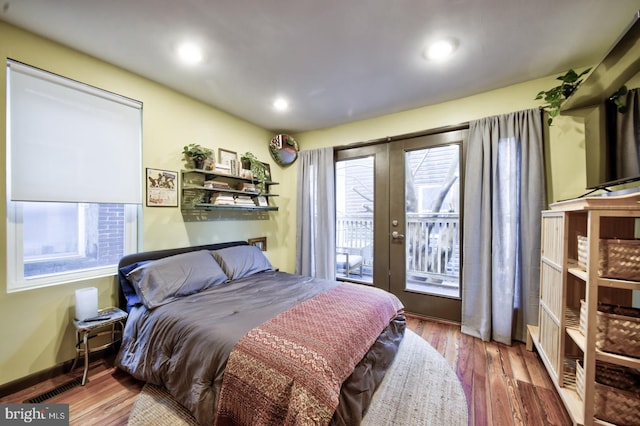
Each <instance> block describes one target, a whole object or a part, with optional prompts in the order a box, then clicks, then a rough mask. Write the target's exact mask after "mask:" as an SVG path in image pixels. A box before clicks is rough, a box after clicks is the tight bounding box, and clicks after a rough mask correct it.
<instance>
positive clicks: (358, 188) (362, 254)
mask: <svg viewBox="0 0 640 426" xmlns="http://www.w3.org/2000/svg"><path fill="white" fill-rule="evenodd" d="M374 172H375V168H374V156H373V155H371V156H366V157H361V158H353V159H345V160H339V161H337V162H336V276H337V277H338V279H341V280H348V281H356V282H364V283H372V282H373V228H374V225H373V224H374V215H373V212H374V203H375V196H374V194H375V191H374Z"/></svg>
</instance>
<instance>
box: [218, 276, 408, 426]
mask: <svg viewBox="0 0 640 426" xmlns="http://www.w3.org/2000/svg"><path fill="white" fill-rule="evenodd" d="M401 310H402V304H401V303H400V301H399V300H398V299H397V298H396V297H395V296H393V295H391V294H390V293H387V292H384V291H381V290H378V289H376V288H373V287H365V286H360V285H354V284H342V285H340V286H338V287H336V288H334V289H332V290H330V291H328V292H326V293H322V294H320V295H317V296H315V297H313V298H312V299H309V300H306V301H304V302H302V303H300V304H298V305H296V306H294V307H293V308H291V309H289V310H287V311H285V312H283V313H281V314H279V315H277V316H276V317H274V318H272V319H271V320H269V321H267V322H265V323H263V324H262V325H260V326H258V327H256V328H254V329H253V330H251V331H250V332H249V333H248V334H247V335H245V336H244V337H243V338H242V339H241V340H240V341H239V342H238V343H237V344H236V345H235V347H234V349H233V350H232V351H231V354H230V356H229V360H228V362H227V366H226V370H225V373H224V378H223V382H222V389H221V393H220V400H219V404H218V411H217V415H216V422H217V424H218V425H219V426H225V425H251V426H257V425H265V426H266V425H268V426H271V425H275V424H278V425H307V424H313V425H317V424H324V425H326V424H328V423H329V421H330V420H331V417H332V415H333V412H334V411H335V409H336V407H337V405H338V399H339V394H340V387H341V385H342V382H343V381H344V380H345V379H346V378H347V377H349V375H350V374H351V372H352V371H353V369H354V367H355V366H356V364H357V363H358V362H359V361H360V359H362V357H363V356H364V355H365V353H366V352H367V351H368V350H369V348H370V347H371V345H372V344H373V342H374V341H375V340H376V338H377V337H378V335H379V334H380V333H381V332H382V330H383V329H384V328H385V327H386V326H387V325H388V324H389V322H390V321H391V319H392V318H394V317H395V316H396V314H397V313H398V312H400V311H401ZM237 395H241V396H242V397H241V398H240V397H237Z"/></svg>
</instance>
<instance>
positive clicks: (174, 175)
mask: <svg viewBox="0 0 640 426" xmlns="http://www.w3.org/2000/svg"><path fill="white" fill-rule="evenodd" d="M147 206H148V207H178V172H174V171H171V170H160V169H151V168H147Z"/></svg>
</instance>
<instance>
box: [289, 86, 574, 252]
mask: <svg viewBox="0 0 640 426" xmlns="http://www.w3.org/2000/svg"><path fill="white" fill-rule="evenodd" d="M555 77H556V76H549V77H546V78H542V79H538V80H533V81H529V82H526V83H522V84H517V85H513V86H509V87H505V88H502V89H498V90H493V91H490V92H486V93H481V94H478V95H474V96H470V97H467V98H463V99H457V100H454V101H451V102H445V103H441V104H437V105H432V106H426V107H422V108H417V109H414V110H411V111H405V112H400V113H397V114H391V115H386V116H384V117H379V118H375V119H371V120H363V121H359V122H354V123H349V124H345V125H342V126H336V127H332V128H328V129H322V130H316V131H311V132H305V133H300V134H298V135H297V140H298V142H299V144H300V146H301V149H305V150H306V149H314V148H321V147H327V146H336V145H337V146H346V145H349V144H353V143H359V142H366V141H370V140H376V139H381V138H385V137H388V136H397V135H403V134H409V133H413V132H420V131H424V130H428V129H436V128H440V127H444V126H452V125H457V124H461V123H465V122H468V121H471V120H474V119H479V118H483V117H489V116H492V115H497V114H505V113H508V112H512V111H519V110H524V109H528V108H536V107H538V106H540V101H535V100H534V99H533V98H534V97H535V95H536V94H537V93H538V92H539V91H541V90H547V89H549V88H551V87H554V86H556V85H557V84H558V82H557V80H556V79H555ZM545 137H546V140H545V145H546V146H545V158H546V163H547V164H546V167H547V171H546V179H547V201H548V202H553V201H558V200H564V199H568V198H575V197H578V196H580V195H582V194H583V193H584V192H585V186H586V177H585V176H586V174H585V161H584V129H583V121H582V119H581V118H574V117H564V116H561V117H558V118H556V119H554V121H553V126H551V127H550V128H549V133H548V134H547V135H546V136H545ZM296 171H297V163H294V165H293V166H292V167H291V168H289V169H287V170H285V171H284V172H283V179H285V180H288V179H294V178H295V173H296ZM287 189H290V190H291V191H295V187H288V188H287ZM283 195H285V196H286V197H287V198H291V199H295V194H294V193H286V192H284V193H283ZM294 207H295V206H294ZM294 242H295V240H293V239H291V240H286V241H285V242H284V244H285V245H286V246H287V247H289V246H291V245H292V244H294Z"/></svg>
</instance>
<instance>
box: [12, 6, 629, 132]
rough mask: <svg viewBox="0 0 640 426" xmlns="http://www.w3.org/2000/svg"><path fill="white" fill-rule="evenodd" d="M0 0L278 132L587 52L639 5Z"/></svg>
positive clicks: (496, 81)
mask: <svg viewBox="0 0 640 426" xmlns="http://www.w3.org/2000/svg"><path fill="white" fill-rule="evenodd" d="M0 3H1V4H2V5H3V7H2V10H0V19H3V20H5V21H8V22H10V23H12V24H14V25H17V26H19V27H23V28H25V29H28V30H30V31H32V32H34V33H37V34H41V35H43V36H45V37H48V38H51V39H53V40H56V41H58V42H60V43H62V44H65V45H68V46H71V47H73V48H76V49H77V50H80V51H82V52H85V53H87V54H89V55H92V56H95V57H97V58H101V59H103V60H105V61H108V62H110V63H113V64H116V65H118V66H120V67H122V68H125V69H127V70H130V71H133V72H135V73H137V74H140V75H143V76H145V77H148V78H150V79H152V80H155V81H157V82H159V83H162V84H164V85H166V86H169V87H171V88H173V89H175V90H177V91H179V92H183V93H185V94H187V95H190V96H192V97H194V98H197V99H200V100H202V101H204V102H206V103H208V104H211V105H213V106H215V107H217V108H219V109H221V110H224V111H227V112H229V113H231V114H233V115H236V116H238V117H241V118H243V119H245V120H247V121H250V122H252V123H255V124H257V125H259V126H261V127H263V128H266V129H271V130H274V131H287V132H299V131H304V130H311V129H319V128H324V127H329V126H334V125H338V124H342V123H346V122H350V121H355V120H361V119H365V118H371V117H376V116H380V115H385V114H389V113H393V112H398V111H403V110H407V109H411V108H416V107H420V106H425V105H430V104H434V103H438V102H443V101H446V100H451V99H456V98H460V97H464V96H468V95H472V94H476V93H481V92H484V91H487V90H492V89H496V88H499V87H504V86H508V85H511V84H515V83H518V82H522V81H527V80H531V79H535V78H539V77H544V76H548V75H551V74H555V73H561V72H564V71H566V70H567V69H569V68H575V69H579V68H581V67H585V66H587V65H592V64H595V63H597V62H598V61H599V60H600V59H602V57H603V56H604V55H605V53H606V52H607V50H608V49H609V47H610V46H611V45H612V44H613V43H614V41H615V40H616V39H617V38H618V36H619V35H620V34H621V33H622V31H623V30H624V29H625V28H626V26H627V25H628V24H629V23H630V22H631V20H632V18H633V14H634V13H635V12H636V11H638V10H639V9H640V0H255V1H248V0H0ZM441 37H448V38H454V39H456V40H457V43H458V49H457V51H456V54H455V56H454V57H453V58H452V59H450V60H449V61H448V62H446V63H433V62H429V61H426V60H425V59H424V58H423V56H422V50H423V48H424V47H425V46H426V44H427V43H428V42H430V41H433V40H436V39H439V38H441ZM183 40H193V41H196V42H198V43H200V44H201V45H202V47H203V49H204V52H205V57H204V61H203V62H202V63H201V64H200V65H198V66H195V67H187V66H185V65H182V64H181V63H179V62H178V61H177V59H176V57H175V48H176V46H177V44H178V43H179V42H181V41H183ZM0 42H5V40H1V41H0ZM277 96H284V97H286V98H287V99H288V100H289V101H290V105H291V106H290V109H289V111H287V112H284V113H278V112H275V111H274V110H273V108H272V103H273V100H274V99H275V98H276V97H277ZM533 96H535V94H533V93H532V97H533Z"/></svg>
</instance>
